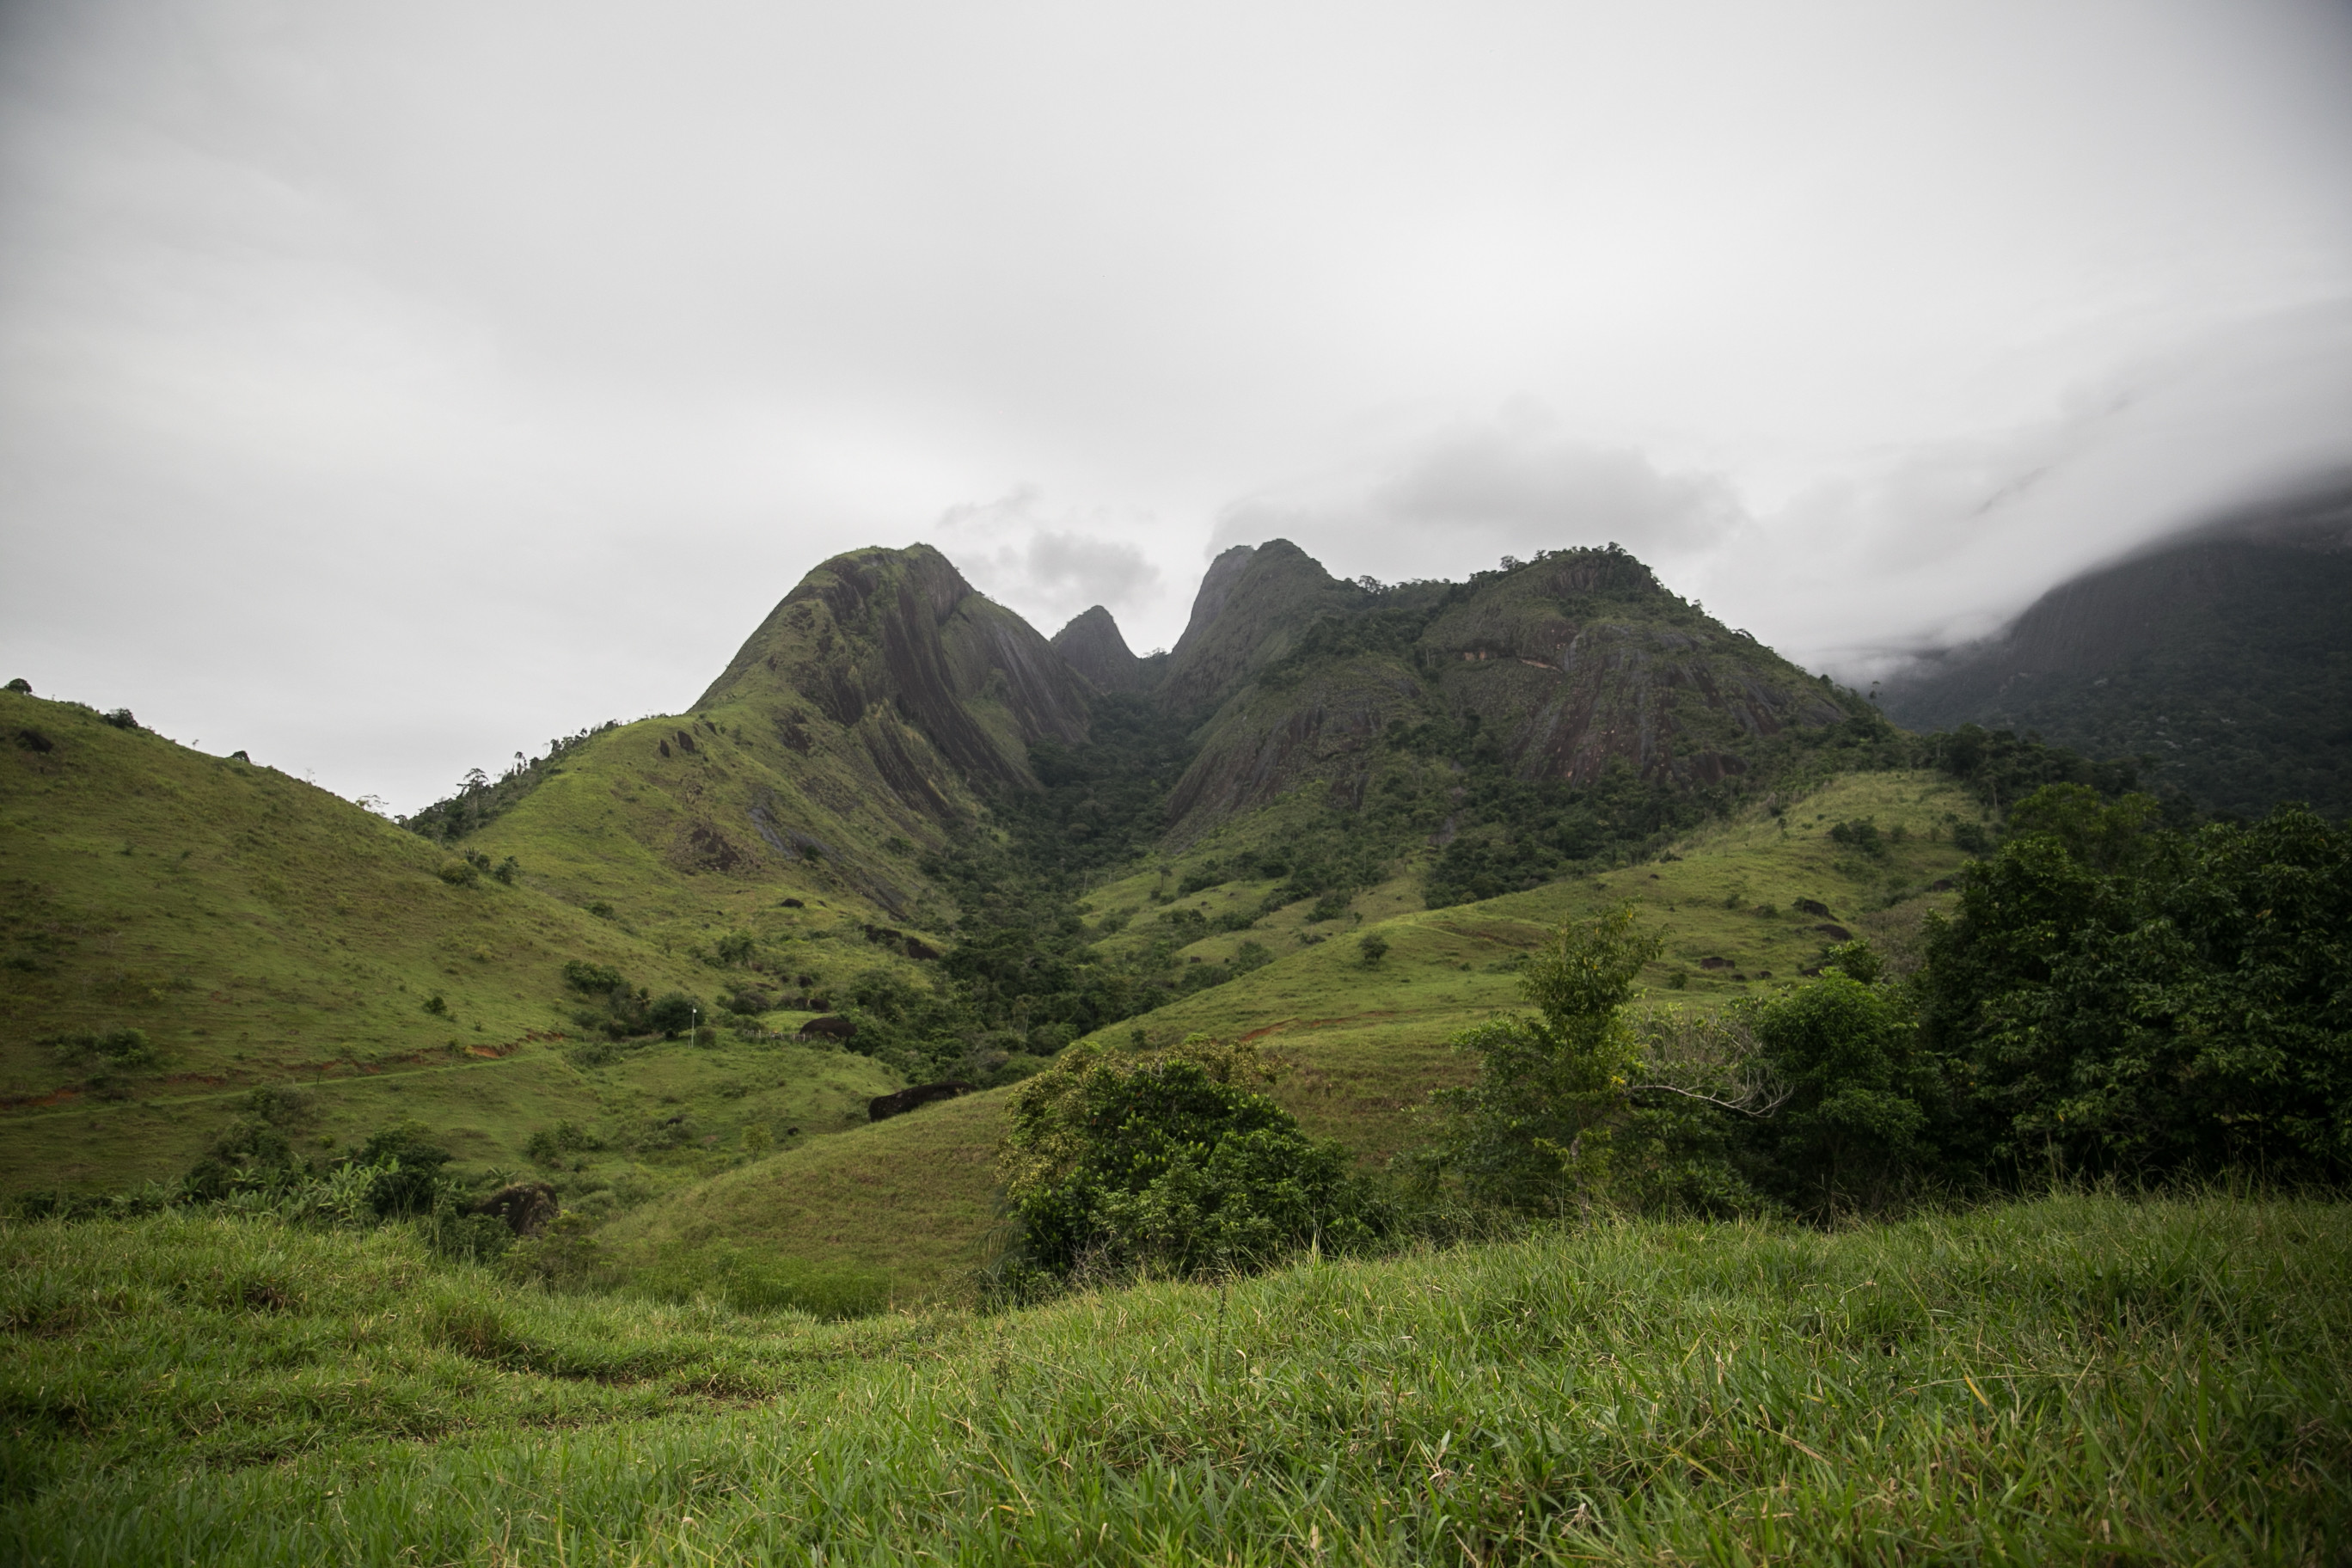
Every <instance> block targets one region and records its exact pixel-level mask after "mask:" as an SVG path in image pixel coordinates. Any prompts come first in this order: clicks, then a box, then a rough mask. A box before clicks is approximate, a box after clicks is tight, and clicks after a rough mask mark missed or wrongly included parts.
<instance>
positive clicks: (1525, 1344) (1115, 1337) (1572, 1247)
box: [0, 1196, 2352, 1568]
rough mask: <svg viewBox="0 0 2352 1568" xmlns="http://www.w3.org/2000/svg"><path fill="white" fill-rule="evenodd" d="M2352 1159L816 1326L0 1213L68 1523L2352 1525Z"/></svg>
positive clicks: (1868, 1557)
mask: <svg viewBox="0 0 2352 1568" xmlns="http://www.w3.org/2000/svg"><path fill="white" fill-rule="evenodd" d="M2347 1271H2352V1222H2347V1210H2346V1209H2344V1208H2343V1207H2342V1206H2340V1205H2318V1204H2300V1203H2258V1202H2246V1201H2233V1200H2227V1199H2221V1198H2208V1199H2203V1200H2194V1201H2171V1202H2143V1203H2132V1202H2126V1201H2124V1200H2120V1199H2117V1198H2114V1197H2081V1196H2075V1197H2061V1198H2055V1199H2050V1200H2045V1201H2042V1202H2039V1203H2032V1204H2025V1205H2012V1206H2007V1207H2001V1208H1996V1209H1990V1210H1985V1211H1980V1212H1978V1213H1974V1214H1971V1215H1966V1216H1962V1217H1958V1218H1949V1219H1927V1220H1920V1221H1915V1222H1912V1223H1908V1224H1905V1225H1901V1226H1871V1227H1866V1228H1862V1229H1857V1230H1850V1231H1845V1232H1841V1233H1837V1234H1829V1235H1824V1234H1822V1233H1818V1232H1808V1231H1795V1230H1787V1229H1780V1228H1775V1227H1769V1226H1735V1225H1698V1224H1664V1223H1655V1222H1644V1223H1636V1224H1626V1225H1621V1226H1612V1225H1601V1226H1592V1227H1590V1228H1587V1229H1584V1230H1582V1231H1580V1232H1577V1233H1574V1234H1571V1235H1566V1236H1560V1235H1545V1236H1538V1237H1534V1238H1531V1239H1528V1240H1526V1241H1523V1242H1519V1243H1516V1244H1512V1245H1507V1246H1492V1247H1477V1248H1465V1249H1459V1250H1454V1251H1448V1252H1444V1253H1436V1254H1427V1255H1420V1256H1413V1257H1408V1258H1399V1259H1394V1260H1390V1261H1384V1262H1377V1263H1344V1264H1335V1263H1329V1262H1322V1263H1316V1262H1309V1263H1307V1264H1305V1265H1302V1266H1300V1267H1297V1268H1291V1269H1287V1270H1285V1271H1282V1272H1278V1273H1275V1274H1272V1275H1267V1276H1263V1277H1260V1278H1257V1279H1246V1280H1242V1281H1239V1282H1236V1283H1234V1285H1232V1286H1231V1287H1229V1288H1225V1289H1219V1288H1218V1287H1215V1286H1213V1285H1165V1284H1163V1285H1147V1286H1144V1287H1141V1288H1139V1289H1129V1290H1123V1291H1118V1292H1112V1293H1105V1294H1087V1295H1083V1296H1078V1297H1076V1298H1073V1299H1070V1300H1065V1301H1062V1302H1060V1303H1057V1304H1055V1305H1052V1306H1049V1307H1045V1308H1040V1309H1035V1310H1026V1311H1021V1312H1015V1313H1011V1314H1007V1315H1004V1316H1002V1317H995V1318H973V1317H967V1316H962V1315H956V1314H938V1315H931V1316H927V1317H906V1318H886V1319H879V1320H866V1321H862V1322H859V1323H856V1324H849V1325H838V1326H822V1325H817V1324H814V1323H811V1322H808V1321H805V1320H796V1319H793V1318H791V1317H777V1318H764V1319H762V1318H748V1317H744V1316H740V1315H738V1314H736V1313H734V1312H731V1311H730V1310H726V1309H725V1308H723V1307H719V1306H717V1305H714V1304H711V1303H709V1302H700V1303H696V1304H695V1305H692V1306H688V1307H670V1306H659V1305H651V1304H641V1303H636V1302H633V1301H630V1300H578V1299H571V1298H564V1297H560V1296H551V1295H549V1294H546V1293H544V1292H541V1291H539V1290H536V1289H518V1288H515V1287H512V1286H508V1285H503V1284H501V1283H499V1281H498V1280H496V1279H492V1278H489V1277H488V1276H485V1275H483V1274H480V1273H478V1272H476V1271H473V1270H469V1269H460V1268H446V1267H439V1266H436V1265H435V1264H433V1263H432V1262H431V1261H429V1259H428V1258H427V1255H426V1254H425V1251H424V1249H423V1247H421V1246H420V1245H419V1244H418V1242H417V1241H416V1240H415V1238H414V1237H413V1236H412V1235H410V1234H409V1233H406V1232H403V1231H390V1232H378V1233H373V1234H370V1235H364V1236H360V1237H349V1236H343V1235H337V1234H325V1235H321V1234H319V1233H315V1232H305V1231H298V1230H291V1229H288V1228H285V1227H283V1226H278V1225H275V1224H271V1223H268V1222H259V1221H250V1220H234V1219H227V1218H222V1217H198V1216H191V1215H163V1216H160V1217H157V1218H155V1219H152V1220H147V1221H142V1222H137V1223H133V1224H126V1225H121V1226H96V1225H80V1226H64V1225H58V1224H55V1223H42V1224H37V1225H16V1226H0V1407H5V1410H6V1412H7V1424H6V1434H7V1435H6V1437H5V1442H6V1445H7V1447H6V1454H5V1458H6V1464H5V1476H6V1480H7V1486H6V1489H5V1493H0V1553H5V1555H6V1556H7V1557H8V1558H9V1560H11V1561H16V1562H24V1563H43V1564H56V1565H59V1568H64V1565H67V1564H82V1563H89V1564H100V1563H103V1564H107V1565H109V1568H119V1565H123V1564H143V1563H185V1562H236V1563H253V1564H268V1563H304V1564H308V1563H318V1562H340V1563H405V1562H428V1563H499V1564H537V1563H551V1564H553V1563H561V1564H567V1565H572V1564H582V1563H680V1564H684V1563H806V1562H814V1561H820V1560H821V1561H824V1562H828V1563H838V1562H856V1563H899V1562H914V1561H925V1562H941V1561H945V1562H955V1563H983V1562H986V1563H1113V1562H1143V1561H1150V1562H1166V1563H1210V1562H1217V1563H1227V1562H1230V1563H1319V1562H1324V1561H1333V1562H1349V1563H1491V1562H1496V1561H1511V1562H1585V1563H1592V1562H1603V1563H1656V1562H1686V1563H1742V1564H1748V1563H1764V1562H1780V1563H1822V1562H1913V1561H1937V1562H2003V1563H2053V1562H2063V1563H2123V1562H2164V1563H2220V1562H2233V1563H2234V1562H2265V1563H2321V1562H2332V1561H2337V1560H2340V1558H2341V1556H2342V1554H2343V1552H2344V1550H2345V1548H2346V1546H2347V1540H2346V1537H2345V1534H2344V1531H2345V1529H2346V1521H2347V1518H2352V1396H2347V1390H2348V1389H2352V1364H2347V1355H2346V1346H2347V1344H2352V1305H2347V1296H2346V1294H2345V1292H2344V1291H2343V1289H2341V1281H2342V1280H2343V1279H2344V1278H2345V1277H2346V1275H2347Z"/></svg>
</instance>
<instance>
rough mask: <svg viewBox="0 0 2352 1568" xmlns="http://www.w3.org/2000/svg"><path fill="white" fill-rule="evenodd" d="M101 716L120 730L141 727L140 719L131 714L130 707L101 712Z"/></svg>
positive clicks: (101, 718)
mask: <svg viewBox="0 0 2352 1568" xmlns="http://www.w3.org/2000/svg"><path fill="white" fill-rule="evenodd" d="M99 718H100V720H102V721H104V722H106V723H109V724H111V725H113V726H114V727H115V728H116V729H118V730H136V729H137V728H139V721H138V720H136V719H133V718H132V717H131V710H130V709H128V708H117V709H115V710H112V711H111V712H108V713H101V714H100V715H99Z"/></svg>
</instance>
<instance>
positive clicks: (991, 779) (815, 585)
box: [695, 544, 1087, 816]
mask: <svg viewBox="0 0 2352 1568" xmlns="http://www.w3.org/2000/svg"><path fill="white" fill-rule="evenodd" d="M720 704H751V705H753V706H756V707H759V708H761V709H765V710H769V712H768V717H769V718H770V719H771V720H772V722H773V724H774V726H775V727H776V728H777V729H778V731H779V732H780V733H784V734H785V735H786V736H787V740H786V743H787V744H791V745H794V746H795V747H796V749H797V747H798V746H799V745H802V744H805V743H806V742H805V741H804V740H803V741H798V742H796V741H794V740H793V738H792V737H793V736H795V735H804V734H805V733H806V732H807V722H808V719H809V717H810V711H809V710H814V714H815V715H817V716H821V717H822V718H823V719H824V720H826V721H830V723H831V724H833V725H835V726H839V727H840V729H841V730H843V731H848V734H849V737H850V738H854V739H855V740H856V742H857V744H858V746H859V749H861V750H863V751H864V752H866V753H867V754H868V755H869V756H870V758H871V761H872V763H873V764H874V769H875V772H876V774H877V778H878V779H880V780H882V781H884V782H885V783H886V784H887V787H888V788H889V789H890V790H891V791H892V792H893V793H894V794H896V795H898V796H899V797H900V798H901V799H902V800H905V801H907V802H908V804H910V805H918V806H919V808H920V809H922V810H924V811H925V812H927V813H929V814H930V815H934V816H938V815H941V814H951V812H952V807H951V806H950V801H951V800H952V799H954V798H955V797H957V796H958V795H961V790H959V789H957V788H955V787H953V785H952V784H950V781H949V780H948V779H947V778H945V777H943V776H942V774H943V773H956V774H961V779H962V780H963V781H964V782H967V783H970V784H989V783H998V784H1026V783H1030V782H1032V781H1031V779H1030V774H1029V765H1028V755H1027V752H1028V748H1029V745H1030V743H1031V742H1034V741H1037V740H1040V739H1045V738H1047V737H1050V738H1052V739H1054V740H1056V741H1060V742H1065V743H1068V744H1075V743H1076V742H1080V741H1083V740H1084V739H1085V738H1086V733H1087V704H1086V691H1085V688H1084V684H1083V682H1082V681H1080V680H1079V679H1077V677H1076V674H1075V673H1074V672H1073V671H1072V670H1071V668H1069V666H1068V665H1066V664H1065V663H1064V662H1063V661H1062V660H1061V659H1060V658H1057V657H1055V653H1054V650H1053V649H1052V648H1051V647H1048V646H1047V644H1046V642H1045V638H1044V637H1040V636H1038V635H1037V632H1036V630H1035V628H1034V627H1033V626H1030V625H1029V623H1028V622H1026V621H1024V620H1023V619H1022V618H1021V617H1020V616H1017V615H1015V614H1014V613H1013V612H1012V611H1011V610H1008V609H1006V608H1004V607H1003V605H998V604H996V603H994V602H993V601H992V600H990V599H988V598H986V597H985V596H983V595H981V594H979V593H978V592H976V591H975V590H974V589H973V588H972V586H971V584H970V583H967V582H966V581H964V577H963V574H961V572H958V571H957V570H956V569H955V566H954V564H953V563H950V561H949V560H948V558H947V557H946V556H945V555H942V554H941V553H940V552H939V551H937V550H935V549H933V548H932V547H931V546H930V545H928V544H911V545H908V546H907V547H906V548H905V549H903V550H892V549H887V548H879V547H877V548H869V549H865V550H853V551H847V552H844V553H842V554H839V555H836V556H835V557H833V558H832V559H831V560H829V561H826V562H824V563H822V564H821V565H819V566H817V567H816V568H814V570H812V571H811V572H810V573H809V574H807V575H806V576H805V577H803V578H802V579H801V581H800V583H799V584H798V585H796V586H795V587H794V588H793V591H792V592H791V593H789V594H787V595H784V597H783V598H782V601H781V602H779V603H778V604H777V605H776V607H775V608H774V609H773V610H772V611H771V612H770V613H769V615H768V617H767V619H766V620H764V621H762V622H761V625H760V627H759V629H758V630H757V631H755V632H753V633H752V634H751V637H750V638H749V639H748V640H746V641H745V643H744V644H743V646H742V647H741V649H740V651H738V652H737V654H736V655H735V657H734V658H733V659H731V660H730V661H729V663H728V666H727V670H726V673H725V674H723V675H721V676H720V677H719V679H717V680H716V681H714V682H712V683H711V686H710V689H709V690H708V691H706V692H704V693H703V694H702V698H701V700H700V701H698V703H697V704H696V705H695V706H696V709H697V710H698V711H699V710H703V709H707V708H711V707H716V706H719V705H720ZM909 731H911V733H910V732H909ZM942 763H944V764H945V767H944V768H942V767H941V764H942Z"/></svg>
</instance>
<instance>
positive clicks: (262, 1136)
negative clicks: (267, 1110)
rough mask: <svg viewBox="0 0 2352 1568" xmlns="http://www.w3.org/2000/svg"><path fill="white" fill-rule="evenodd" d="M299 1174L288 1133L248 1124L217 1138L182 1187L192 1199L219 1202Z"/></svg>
mask: <svg viewBox="0 0 2352 1568" xmlns="http://www.w3.org/2000/svg"><path fill="white" fill-rule="evenodd" d="M300 1172H301V1166H300V1163H299V1162H298V1161H297V1160H296V1159H295V1157H294V1146H293V1144H291V1143H290V1142H288V1141H287V1138H286V1134H285V1133H283V1132H281V1131H278V1129H277V1128H275V1127H272V1126H270V1125H269V1124H268V1122H266V1121H240V1122H238V1123H237V1124H236V1126H234V1127H232V1128H230V1129H229V1130H228V1131H226V1132H224V1133H222V1134H221V1135H220V1136H219V1137H217V1138H215V1139H214V1140H213V1142H212V1146H211V1147H210V1148H208V1149H206V1150H205V1152H204V1155H203V1156H202V1157H201V1158H200V1159H198V1160H197V1161H196V1163H195V1164H194V1165H193V1166H191V1167H190V1168H189V1171H188V1173H187V1175H186V1177H185V1178H184V1181H183V1185H184V1187H185V1189H186V1191H187V1194H188V1195H189V1196H190V1197H192V1198H194V1199H196V1200H198V1201H200V1202H216V1201H218V1200H219V1199H222V1198H225V1197H226V1196H228V1195H229V1194H231V1193H235V1192H243V1191H250V1190H253V1189H255V1188H266V1187H278V1186H283V1185H285V1184H288V1183H289V1182H291V1181H293V1180H295V1179H296V1178H297V1177H298V1176H299V1174H300Z"/></svg>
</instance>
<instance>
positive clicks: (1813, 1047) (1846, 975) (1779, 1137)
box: [1747, 942, 1945, 1218]
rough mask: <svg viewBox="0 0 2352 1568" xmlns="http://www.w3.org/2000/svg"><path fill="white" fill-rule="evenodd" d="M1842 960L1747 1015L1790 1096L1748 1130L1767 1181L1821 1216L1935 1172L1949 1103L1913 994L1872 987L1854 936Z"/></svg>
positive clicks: (1886, 1195)
mask: <svg viewBox="0 0 2352 1568" xmlns="http://www.w3.org/2000/svg"><path fill="white" fill-rule="evenodd" d="M1833 963H1835V964H1836V967H1833V968H1832V969H1830V970H1829V971H1828V972H1827V973H1824V974H1823V975H1822V977H1821V978H1820V979H1819V980H1816V981H1814V982H1813V983H1812V984H1809V985H1802V986H1799V987H1797V988H1795V989H1793V990H1790V991H1786V992H1783V993H1781V994H1779V995H1777V996H1774V997H1772V998H1771V999H1769V1001H1766V1002H1764V1003H1762V1004H1761V1005H1759V1006H1757V1007H1755V1008H1754V1009H1753V1010H1752V1012H1751V1014H1750V1016H1749V1019H1748V1026H1749V1027H1750V1028H1751V1029H1752V1030H1753V1031H1754V1034H1755V1036H1756V1039H1757V1042H1758V1045H1759V1047H1760V1053H1761V1059H1762V1062H1763V1065H1764V1066H1765V1068H1767V1069H1768V1070H1769V1072H1770V1073H1771V1074H1772V1076H1773V1078H1774V1079H1775V1081H1776V1083H1777V1085H1778V1086H1779V1089H1780V1093H1781V1094H1782V1095H1783V1096H1784V1097H1785V1098H1784V1099H1783V1100H1782V1102H1781V1104H1780V1106H1779V1107H1778V1113H1777V1114H1776V1115H1774V1116H1773V1117H1771V1118H1770V1119H1769V1120H1767V1121H1758V1122H1756V1123H1754V1124H1753V1125H1752V1127H1751V1128H1750V1129H1749V1135H1748V1139H1747V1142H1748V1145H1749V1147H1750V1148H1751V1149H1753V1150H1754V1151H1755V1152H1757V1153H1759V1155H1760V1156H1761V1166H1762V1169H1761V1171H1760V1172H1759V1174H1758V1180H1759V1185H1762V1186H1763V1187H1765V1188H1766V1189H1767V1190H1768V1191H1770V1192H1772V1193H1773V1194H1775V1195H1776V1196H1778V1197H1780V1198H1781V1199H1783V1200H1785V1201H1787V1202H1788V1203H1790V1205H1793V1206H1795V1207H1796V1208H1798V1209H1800V1210H1801V1211H1805V1212H1808V1213H1811V1214H1813V1215H1816V1216H1819V1217H1822V1218H1829V1217H1832V1216H1833V1215H1836V1214H1837V1213H1838V1212H1839V1211H1840V1210H1842V1209H1847V1208H1852V1207H1856V1206H1877V1205H1883V1204H1884V1203H1885V1202H1886V1201H1887V1200H1888V1199H1890V1198H1891V1197H1893V1196H1895V1194H1899V1193H1900V1192H1901V1191H1903V1190H1904V1189H1905V1188H1906V1187H1907V1186H1909V1185H1910V1184H1913V1183H1914V1182H1916V1180H1917V1178H1918V1177H1919V1176H1921V1175H1922V1174H1924V1173H1927V1172H1928V1171H1930V1170H1932V1169H1933V1168H1934V1166H1935V1165H1936V1163H1937V1156H1938V1152H1939V1145H1938V1142H1937V1135H1938V1132H1939V1131H1940V1128H1941V1123H1942V1121H1943V1120H1944V1117H1943V1107H1944V1100H1945V1095H1944V1079H1943V1074H1942V1073H1941V1071H1940V1070H1939V1068H1938V1065H1937V1062H1936V1061H1935V1060H1934V1059H1933V1058H1930V1057H1929V1056H1928V1055H1927V1053H1926V1052H1925V1051H1923V1050H1921V1049H1920V1048H1919V1045H1918V1039H1917V1034H1918V1030H1917V1025H1916V1020H1915V1018H1914V1017H1913V1015H1912V1011H1911V1008H1910V1006H1909V1005H1908V999H1907V998H1906V996H1905V995H1904V994H1902V993H1901V992H1900V991H1899V990H1897V989H1896V988H1895V987H1894V986H1891V985H1886V984H1873V982H1874V981H1875V980H1876V979H1877V978H1878V973H1879V965H1878V963H1877V960H1876V957H1875V955H1874V954H1872V953H1871V952H1870V951H1869V949H1868V947H1867V946H1866V945H1865V944H1864V943H1862V942H1850V943H1845V944H1842V945H1841V946H1840V947H1839V948H1838V949H1836V950H1835V952H1834V957H1833Z"/></svg>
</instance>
